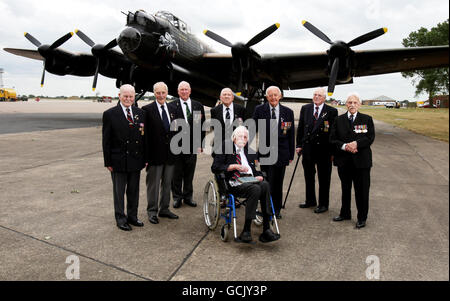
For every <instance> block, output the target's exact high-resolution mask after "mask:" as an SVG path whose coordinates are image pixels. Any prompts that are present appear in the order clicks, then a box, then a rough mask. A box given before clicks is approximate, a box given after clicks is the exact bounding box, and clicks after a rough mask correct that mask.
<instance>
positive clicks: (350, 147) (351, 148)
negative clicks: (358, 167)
mask: <svg viewBox="0 0 450 301" xmlns="http://www.w3.org/2000/svg"><path fill="white" fill-rule="evenodd" d="M345 151H347V152H350V153H352V154H355V153H357V152H358V143H356V141H352V142H350V143H347V144H346V145H345Z"/></svg>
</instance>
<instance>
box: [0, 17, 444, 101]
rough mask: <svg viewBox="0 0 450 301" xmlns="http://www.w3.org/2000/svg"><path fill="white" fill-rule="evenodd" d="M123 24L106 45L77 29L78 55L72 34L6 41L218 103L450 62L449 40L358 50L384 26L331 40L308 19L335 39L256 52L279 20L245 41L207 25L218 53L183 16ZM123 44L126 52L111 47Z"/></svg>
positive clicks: (75, 66) (47, 63) (61, 62)
mask: <svg viewBox="0 0 450 301" xmlns="http://www.w3.org/2000/svg"><path fill="white" fill-rule="evenodd" d="M124 14H125V15H126V16H127V22H126V28H125V29H124V30H123V31H122V32H121V33H120V35H119V37H117V38H115V39H113V40H112V41H111V42H109V43H108V44H106V45H103V44H97V43H96V42H94V41H93V40H91V39H90V38H89V37H88V36H87V35H86V34H84V33H83V32H82V31H80V30H76V31H75V32H76V34H77V35H78V36H79V37H80V38H81V39H82V40H83V41H84V42H85V43H86V44H88V45H89V46H90V47H91V52H92V55H91V54H78V53H77V54H76V53H71V52H68V51H66V50H63V49H61V48H59V47H60V46H61V45H62V44H64V43H65V42H66V41H67V40H68V39H70V38H71V37H72V35H73V33H68V34H66V35H64V36H63V37H61V38H60V39H58V40H56V41H55V42H54V43H53V44H51V45H45V44H41V42H39V41H38V40H37V39H36V38H34V37H33V36H32V35H31V34H29V33H25V37H26V38H27V39H28V40H29V41H30V42H31V43H33V44H34V45H35V46H36V47H37V50H25V49H13V48H5V49H4V50H5V51H8V52H10V53H13V54H16V55H20V56H24V57H28V58H32V59H37V60H42V61H43V62H44V70H43V73H42V80H41V84H43V83H44V76H45V71H48V72H50V73H53V74H57V75H66V74H70V75H76V76H94V82H93V89H95V87H96V84H97V76H98V74H99V73H100V74H102V75H104V76H106V77H109V78H114V79H116V86H117V87H120V85H122V84H125V83H129V84H132V85H134V86H135V88H136V91H137V92H138V93H139V95H138V97H137V99H139V97H141V96H143V95H144V94H145V92H147V91H151V90H152V87H153V84H154V83H155V82H156V81H164V82H166V83H167V84H168V86H169V92H172V93H174V92H176V88H177V84H178V82H179V81H181V80H186V81H188V82H190V83H191V86H192V97H193V98H196V99H198V100H200V101H202V103H203V104H205V105H208V106H214V104H215V102H216V100H217V98H218V95H219V93H220V90H221V89H222V88H224V87H231V88H232V89H233V90H234V91H237V92H242V94H240V93H238V95H241V96H238V97H237V98H236V99H237V100H238V101H243V102H244V103H245V105H247V106H248V107H254V106H255V105H256V104H258V103H259V101H260V100H262V99H263V92H264V88H265V87H268V86H270V85H277V86H279V87H280V88H281V89H283V90H289V89H301V88H311V87H317V86H328V94H329V95H332V93H333V91H334V88H335V85H339V84H346V83H352V82H353V77H358V76H368V75H376V74H384V73H392V72H400V71H410V70H415V69H425V68H436V67H444V66H448V65H449V57H448V56H449V47H448V45H446V46H437V47H418V48H399V49H384V50H364V51H357V50H353V49H352V48H351V47H353V46H357V45H360V44H362V43H365V42H367V41H370V40H372V39H374V38H377V37H379V36H381V35H382V34H384V33H385V32H386V31H387V29H386V28H380V29H377V30H374V31H372V32H369V33H367V34H364V35H362V36H360V37H358V38H355V39H353V40H352V41H350V42H348V43H346V42H343V41H332V40H331V39H330V38H329V37H328V36H326V35H325V34H324V33H323V32H321V31H320V30H319V29H317V28H316V27H315V26H313V25H312V24H311V23H309V22H306V21H303V26H304V27H305V28H306V29H308V30H309V31H310V32H311V33H313V34H314V35H315V36H317V37H318V38H320V39H322V40H323V41H325V42H326V43H328V44H330V45H331V46H330V49H329V50H328V51H326V52H317V53H292V54H258V53H257V52H256V51H254V50H253V49H252V48H251V47H252V46H253V45H255V44H257V43H259V42H261V41H262V40H263V39H265V38H267V37H268V36H269V35H271V34H272V33H274V32H275V31H276V30H277V29H278V28H279V24H278V23H277V24H274V25H272V26H270V27H268V28H267V29H265V30H263V31H261V32H260V33H259V34H257V35H256V36H254V37H253V38H251V39H250V40H249V41H248V42H247V43H245V44H244V43H236V44H233V43H231V42H229V41H228V40H226V39H225V38H223V37H221V36H220V35H218V34H216V33H214V32H212V31H208V30H205V31H204V33H205V34H206V35H207V36H208V37H210V38H211V39H213V40H215V41H216V42H218V43H220V44H223V45H225V46H228V47H230V48H231V54H220V53H217V52H215V51H214V50H213V49H211V48H210V47H209V46H207V45H206V44H205V43H203V42H202V41H200V40H199V39H197V38H196V37H195V36H194V35H193V34H191V32H190V28H189V27H188V26H187V24H186V23H185V22H183V21H182V20H181V19H179V18H177V17H176V16H174V15H173V14H171V13H170V12H165V11H160V12H157V13H156V14H154V15H152V14H148V13H146V12H145V11H142V10H139V11H136V12H135V13H132V12H128V13H127V14H126V13H124ZM117 45H118V46H119V47H120V49H121V50H122V52H119V51H116V50H114V49H113V48H114V47H115V46H117Z"/></svg>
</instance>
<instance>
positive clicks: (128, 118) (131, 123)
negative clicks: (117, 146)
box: [126, 108, 133, 126]
mask: <svg viewBox="0 0 450 301" xmlns="http://www.w3.org/2000/svg"><path fill="white" fill-rule="evenodd" d="M126 111H127V120H128V125H129V126H133V118H132V117H131V112H130V108H127V109H126Z"/></svg>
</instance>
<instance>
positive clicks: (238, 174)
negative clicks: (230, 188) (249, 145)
mask: <svg viewBox="0 0 450 301" xmlns="http://www.w3.org/2000/svg"><path fill="white" fill-rule="evenodd" d="M236 162H237V164H239V165H241V155H240V154H239V151H238V150H236ZM240 176H241V174H240V173H239V171H237V170H236V171H235V172H234V175H233V179H235V180H237V179H238V178H239V177H240Z"/></svg>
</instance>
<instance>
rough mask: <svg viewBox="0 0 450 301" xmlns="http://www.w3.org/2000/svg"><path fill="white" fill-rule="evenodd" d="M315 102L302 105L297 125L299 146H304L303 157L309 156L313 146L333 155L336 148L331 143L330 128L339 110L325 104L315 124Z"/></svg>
mask: <svg viewBox="0 0 450 301" xmlns="http://www.w3.org/2000/svg"><path fill="white" fill-rule="evenodd" d="M314 106H315V105H314V103H310V104H307V105H304V106H302V108H301V110H300V118H299V123H298V127H297V147H301V148H302V154H303V158H305V157H306V158H309V157H310V155H311V152H312V149H311V147H312V146H313V145H314V146H316V148H315V151H317V150H318V151H320V152H321V153H322V154H324V155H330V156H331V155H332V154H333V152H334V150H335V148H334V146H332V145H331V144H330V130H331V126H332V125H333V122H334V120H335V118H336V117H337V115H338V111H337V110H336V109H335V108H333V107H331V106H329V105H327V104H324V106H323V108H322V111H321V112H320V116H319V118H318V119H317V121H316V124H315V125H314V115H313V114H314Z"/></svg>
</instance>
